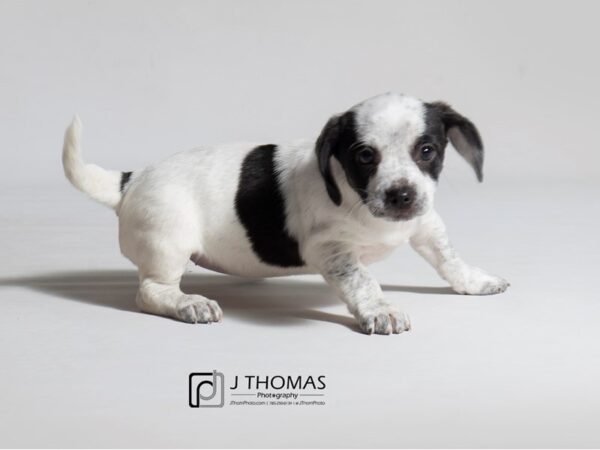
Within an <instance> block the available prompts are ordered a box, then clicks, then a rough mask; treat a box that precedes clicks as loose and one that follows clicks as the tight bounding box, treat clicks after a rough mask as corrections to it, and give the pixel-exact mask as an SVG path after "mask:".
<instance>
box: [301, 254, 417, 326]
mask: <svg viewBox="0 0 600 450" xmlns="http://www.w3.org/2000/svg"><path fill="white" fill-rule="evenodd" d="M316 255H318V257H317V258H315V260H316V261H317V262H316V264H313V265H315V266H317V268H318V270H319V272H320V273H321V275H323V278H325V281H327V283H328V284H329V285H330V286H332V287H333V288H334V289H335V291H336V292H337V293H338V295H339V296H340V298H341V299H342V300H343V301H344V303H346V305H347V306H348V309H349V310H350V312H351V313H352V314H353V315H354V317H356V319H357V320H358V323H359V325H360V328H361V329H362V330H363V331H364V332H365V333H367V334H373V333H376V334H391V333H395V334H397V333H402V332H403V331H408V330H410V322H409V320H408V316H407V315H406V314H405V313H403V312H402V311H400V310H398V309H396V308H395V307H393V306H392V305H391V304H389V303H388V302H387V301H386V300H384V298H383V293H382V291H381V287H379V284H378V283H377V281H376V280H375V278H373V277H372V276H371V274H370V273H369V272H368V271H367V270H366V268H365V267H364V266H363V265H362V264H361V263H360V261H359V258H358V257H357V256H356V254H355V253H354V252H353V251H352V250H350V249H348V248H345V247H344V245H343V244H339V243H327V244H324V245H321V246H319V248H318V249H317V250H316Z"/></svg>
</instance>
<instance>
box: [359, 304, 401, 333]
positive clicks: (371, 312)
mask: <svg viewBox="0 0 600 450" xmlns="http://www.w3.org/2000/svg"><path fill="white" fill-rule="evenodd" d="M357 316H358V323H359V325H360V328H361V330H362V331H363V332H364V333H366V334H392V333H393V334H399V333H402V332H403V331H408V330H410V320H409V319H408V316H407V315H406V314H405V313H403V312H402V311H398V310H396V309H395V308H393V307H392V306H390V305H387V304H378V305H376V306H373V307H367V308H363V309H362V310H361V311H360V312H359V313H358V314H357Z"/></svg>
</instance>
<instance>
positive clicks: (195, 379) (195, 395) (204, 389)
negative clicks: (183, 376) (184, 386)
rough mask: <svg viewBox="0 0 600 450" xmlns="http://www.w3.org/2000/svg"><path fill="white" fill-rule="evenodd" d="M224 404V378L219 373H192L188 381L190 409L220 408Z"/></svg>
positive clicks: (214, 371)
mask: <svg viewBox="0 0 600 450" xmlns="http://www.w3.org/2000/svg"><path fill="white" fill-rule="evenodd" d="M224 403H225V377H224V376H223V374H222V373H221V372H217V371H216V370H213V371H212V372H194V373H190V379H189V404H190V407H192V408H222V407H223V405H224Z"/></svg>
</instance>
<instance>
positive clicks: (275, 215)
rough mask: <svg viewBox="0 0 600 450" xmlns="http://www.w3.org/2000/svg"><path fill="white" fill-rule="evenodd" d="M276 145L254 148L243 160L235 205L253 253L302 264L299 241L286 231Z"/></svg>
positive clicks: (266, 260)
mask: <svg viewBox="0 0 600 450" xmlns="http://www.w3.org/2000/svg"><path fill="white" fill-rule="evenodd" d="M276 151H277V146H275V145H261V146H259V147H256V148H255V149H253V150H252V151H251V152H250V153H248V155H247V156H246V158H245V159H244V162H243V164H242V170H241V173H240V181H239V184H238V190H237V193H236V196H235V209H236V213H237V215H238V218H239V219H240V222H241V223H242V225H243V226H244V228H245V229H246V236H248V239H249V240H250V242H251V244H252V249H253V250H254V253H256V255H257V256H258V257H259V259H260V260H261V261H263V262H264V263H267V264H271V265H273V266H280V267H299V266H303V265H304V261H302V258H301V257H300V252H299V249H298V241H296V240H295V239H294V238H293V237H292V236H290V235H289V233H288V232H287V229H286V223H285V218H286V215H285V204H284V201H283V195H282V193H281V189H280V186H279V181H278V180H277V173H276V170H275V152H276Z"/></svg>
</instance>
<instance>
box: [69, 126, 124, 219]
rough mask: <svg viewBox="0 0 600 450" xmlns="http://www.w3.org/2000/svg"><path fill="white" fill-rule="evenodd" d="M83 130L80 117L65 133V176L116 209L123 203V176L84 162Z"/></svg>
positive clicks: (76, 185) (90, 194)
mask: <svg viewBox="0 0 600 450" xmlns="http://www.w3.org/2000/svg"><path fill="white" fill-rule="evenodd" d="M81 128H82V126H81V121H80V120H79V117H78V116H75V118H74V119H73V122H72V123H71V125H70V126H69V128H67V131H66V132H65V142H64V145H63V155H62V161H63V168H64V170H65V175H66V177H67V178H68V179H69V181H70V182H71V184H72V185H73V186H75V187H76V188H77V189H79V190H80V191H82V192H85V193H86V194H87V195H89V196H90V197H92V198H93V199H94V200H96V201H99V202H100V203H103V204H105V205H107V206H110V207H111V208H113V209H114V208H115V207H116V206H117V204H118V203H119V202H120V201H121V178H122V176H123V174H122V173H121V172H118V171H115V170H105V169H103V168H102V167H99V166H96V165H95V164H85V163H84V162H83V159H82V157H81Z"/></svg>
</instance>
